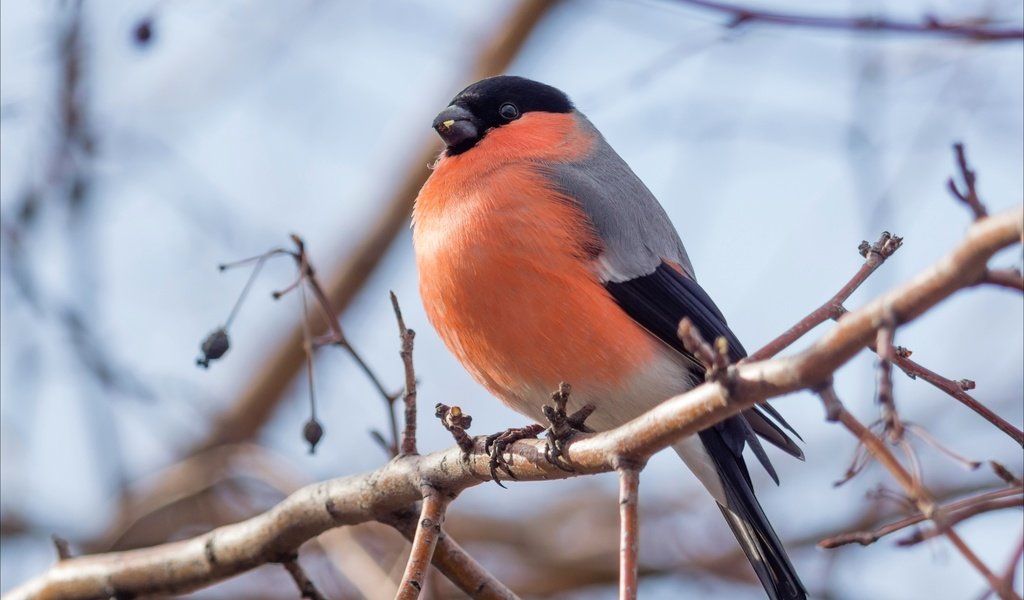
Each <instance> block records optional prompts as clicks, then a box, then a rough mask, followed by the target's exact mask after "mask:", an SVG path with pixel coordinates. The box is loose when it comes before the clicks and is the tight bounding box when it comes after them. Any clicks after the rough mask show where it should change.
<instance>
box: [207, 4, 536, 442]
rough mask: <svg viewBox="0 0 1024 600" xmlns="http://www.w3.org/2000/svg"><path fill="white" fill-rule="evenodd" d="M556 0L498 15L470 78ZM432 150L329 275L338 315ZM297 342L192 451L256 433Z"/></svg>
mask: <svg viewBox="0 0 1024 600" xmlns="http://www.w3.org/2000/svg"><path fill="white" fill-rule="evenodd" d="M555 4H556V0H527V1H525V2H521V3H519V4H517V5H516V8H515V9H514V11H513V12H512V14H511V15H509V16H508V17H507V18H506V19H503V20H502V23H503V25H502V29H501V31H498V32H496V33H494V34H492V35H488V36H487V37H486V39H487V40H488V42H487V44H486V45H485V46H484V48H483V49H482V50H481V51H480V52H479V53H478V55H477V60H476V62H475V64H474V65H473V67H472V68H471V70H470V73H471V74H470V78H472V79H479V78H480V77H483V76H486V75H495V74H497V73H500V72H501V71H503V70H505V68H506V67H507V66H508V65H509V63H511V61H512V59H513V58H514V57H515V56H516V54H518V52H519V49H520V48H521V47H522V46H523V44H524V43H525V42H526V39H527V38H528V37H529V35H530V32H532V31H533V28H534V27H535V26H536V24H537V23H539V22H540V21H541V19H542V18H543V17H544V15H545V14H547V12H548V10H550V9H551V7H552V6H554V5H555ZM437 152H438V146H437V142H436V141H435V140H434V139H431V140H430V142H429V143H427V144H426V146H425V147H424V148H423V149H422V150H421V151H419V152H417V153H416V154H415V155H414V159H413V160H412V161H411V164H410V166H409V168H408V170H407V173H408V174H407V175H406V177H405V179H404V180H402V181H401V183H400V184H399V185H398V187H397V188H396V189H395V191H394V194H393V195H392V197H391V199H390V200H388V201H386V202H385V203H384V209H383V210H382V211H381V212H380V214H379V215H378V216H377V220H376V221H375V222H374V223H372V224H371V225H370V226H369V227H368V228H367V231H368V234H367V235H366V237H364V238H363V239H362V240H361V241H360V242H359V243H358V244H357V245H356V247H355V248H354V249H353V250H352V251H351V253H350V254H349V255H348V256H347V257H346V258H345V259H344V261H343V262H342V263H341V264H340V265H339V266H338V268H337V269H336V270H335V271H334V272H333V273H332V274H331V275H330V276H329V277H328V280H327V284H326V285H325V290H324V291H325V293H326V297H327V299H328V300H329V303H330V306H332V307H333V308H334V310H335V311H337V312H338V313H339V314H340V313H341V312H344V311H345V309H346V308H348V306H349V304H350V303H351V302H352V299H353V298H355V296H356V294H357V293H358V292H359V290H361V289H362V287H363V285H364V284H365V283H366V281H367V280H368V279H369V277H370V275H371V274H372V273H373V271H374V270H375V269H376V267H377V265H378V264H379V263H380V261H381V259H382V258H383V257H384V254H385V253H386V252H387V250H388V248H389V247H390V246H391V242H392V241H393V240H394V239H395V237H396V236H397V235H398V233H399V232H400V231H402V229H403V228H405V227H406V226H407V224H408V221H409V214H410V212H411V210H412V200H413V199H414V198H415V197H416V193H417V191H418V190H419V189H420V187H422V186H423V182H424V181H426V178H427V175H428V174H429V171H428V170H427V168H426V165H427V164H429V163H430V162H432V161H433V160H434V158H435V156H436V155H437ZM302 345H303V335H302V327H301V326H300V325H299V324H296V325H295V326H294V327H293V328H292V330H291V332H290V333H289V334H288V336H287V337H286V338H285V339H284V340H283V341H282V342H281V343H280V344H279V345H278V346H277V348H276V349H275V350H274V352H273V354H272V355H271V356H270V357H268V358H267V360H266V362H265V363H264V364H263V365H262V366H260V367H259V368H256V369H254V371H253V372H254V373H255V375H254V377H253V378H252V379H251V380H250V382H249V385H248V387H247V388H246V389H245V390H244V391H243V392H242V394H241V395H240V396H239V398H238V399H237V400H236V401H235V402H234V404H233V405H232V406H231V407H230V408H229V409H228V410H227V411H226V412H225V413H224V414H222V415H221V416H220V417H219V418H218V419H217V421H216V423H215V424H214V426H213V428H212V429H211V430H210V432H209V433H208V434H207V436H206V439H204V440H203V441H201V442H200V443H199V444H198V445H197V446H196V448H195V449H194V450H193V452H197V451H201V450H203V449H208V448H211V447H213V446H216V445H219V444H224V443H232V442H239V441H244V440H247V439H249V438H251V437H252V436H253V435H255V434H256V433H257V432H258V431H259V430H260V428H262V427H263V424H264V423H265V422H266V421H267V419H268V418H269V417H270V415H271V414H272V413H273V410H274V407H275V406H276V405H277V402H278V401H279V400H280V398H281V396H282V394H283V393H284V391H285V389H287V387H288V385H289V384H290V383H291V381H292V379H294V377H295V375H296V374H297V373H298V372H299V370H300V369H301V368H302V364H303V359H304V355H303V353H302Z"/></svg>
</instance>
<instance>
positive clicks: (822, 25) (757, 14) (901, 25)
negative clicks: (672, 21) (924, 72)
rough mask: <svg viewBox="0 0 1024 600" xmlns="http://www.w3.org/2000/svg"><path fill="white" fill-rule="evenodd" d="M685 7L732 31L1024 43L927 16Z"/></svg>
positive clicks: (711, 4) (710, 2)
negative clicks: (718, 15) (724, 21)
mask: <svg viewBox="0 0 1024 600" xmlns="http://www.w3.org/2000/svg"><path fill="white" fill-rule="evenodd" d="M681 1H682V2H683V3H684V4H690V5H692V6H699V7H701V8H706V9H709V10H715V11H718V12H723V13H726V14H729V15H730V16H731V17H732V21H731V22H730V23H729V26H730V27H739V26H740V25H745V24H747V23H767V24H772V25H788V26H794V27H809V28H814V29H846V30H850V31H863V32H876V33H877V32H894V33H909V34H931V35H941V36H947V37H956V38H964V39H969V40H974V41H1001V40H1021V39H1024V31H1022V30H1020V29H1011V28H997V27H984V26H980V25H977V24H976V23H974V22H962V23H958V22H944V21H939V20H938V19H936V18H935V17H933V16H926V17H924V18H923V19H922V20H921V21H920V22H908V21H891V20H887V19H883V18H879V17H871V16H863V17H819V16H811V15H800V14H793V13H783V12H774V11H768V10H760V9H756V8H749V7H746V6H741V5H738V4H728V3H725V2H717V1H714V0H681Z"/></svg>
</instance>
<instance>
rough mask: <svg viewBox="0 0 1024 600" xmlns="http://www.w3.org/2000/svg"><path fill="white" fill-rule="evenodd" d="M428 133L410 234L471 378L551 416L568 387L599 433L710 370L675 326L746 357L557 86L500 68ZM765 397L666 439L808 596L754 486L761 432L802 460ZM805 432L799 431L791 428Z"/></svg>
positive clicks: (438, 321)
mask: <svg viewBox="0 0 1024 600" xmlns="http://www.w3.org/2000/svg"><path fill="white" fill-rule="evenodd" d="M433 127H434V129H435V130H436V131H437V133H438V134H439V135H440V136H441V138H442V139H443V140H444V143H445V148H444V150H443V151H442V153H441V155H440V157H439V158H438V159H437V162H436V163H435V164H434V165H433V172H432V173H431V174H430V177H429V178H428V180H427V181H426V183H425V184H424V185H423V188H422V189H421V190H420V193H419V196H418V197H417V198H416V204H415V208H414V211H413V243H414V246H415V252H416V262H417V266H418V269H419V287H420V293H421V295H422V298H423V302H424V305H425V307H426V311H427V316H428V318H429V319H430V322H431V323H432V324H433V326H434V327H435V328H436V329H437V331H438V333H439V334H440V335H441V338H442V339H443V340H444V342H445V344H446V345H447V346H448V348H449V349H450V350H451V352H452V353H454V354H455V356H456V357H457V358H458V359H459V361H461V362H462V364H463V365H464V366H465V367H466V369H468V370H469V372H470V373H471V374H472V375H473V377H474V378H475V379H476V380H477V381H479V382H480V383H481V384H483V385H484V386H485V387H486V388H487V389H488V390H489V391H490V392H491V393H493V394H494V395H495V396H497V397H498V398H500V399H501V400H502V401H503V402H504V403H505V404H507V405H508V406H509V407H510V408H512V409H513V410H516V411H518V412H519V413H522V414H523V415H526V416H527V417H529V418H531V419H534V420H536V421H537V422H543V419H544V415H543V412H542V407H543V405H544V404H545V403H546V402H547V401H548V399H549V395H550V393H551V392H552V391H553V390H556V389H558V387H559V383H560V382H563V381H564V382H568V383H570V384H571V385H572V390H573V391H572V396H571V400H570V403H571V405H572V404H575V405H576V407H577V408H578V407H580V406H584V405H588V404H589V405H591V406H593V407H594V408H595V410H594V412H593V414H592V415H591V416H590V418H589V420H588V421H587V424H588V425H590V426H591V427H593V428H594V429H596V430H598V431H601V430H605V429H610V428H613V427H615V426H617V425H620V424H622V423H625V422H627V421H629V420H630V419H633V418H635V417H637V416H639V415H641V414H643V413H644V412H645V411H647V410H648V409H650V408H651V407H653V406H654V405H656V404H658V403H659V402H661V401H663V400H665V399H667V398H669V397H671V396H674V395H677V394H680V393H682V392H685V391H686V390H688V389H690V388H692V387H693V386H695V385H697V384H699V383H701V382H702V381H703V380H704V370H705V369H704V367H703V366H702V364H701V363H700V362H698V361H697V360H696V359H695V358H694V357H693V356H692V355H691V354H690V353H688V352H687V351H686V349H685V348H684V347H683V344H682V343H681V342H680V340H679V338H678V336H677V328H678V326H679V322H680V320H681V319H682V318H683V317H689V318H690V320H691V321H692V322H693V323H694V325H696V327H697V328H698V330H699V331H700V332H701V333H702V334H703V336H704V338H706V339H709V340H710V339H716V338H718V337H724V338H725V340H726V341H727V342H728V350H729V354H730V355H731V358H732V359H733V360H739V359H740V358H742V357H744V356H745V355H746V352H745V350H744V349H743V346H742V345H741V344H740V342H739V340H738V339H736V336H735V335H734V334H733V332H732V331H730V329H729V327H728V326H727V325H726V322H725V318H724V317H723V316H722V313H721V311H719V309H718V308H717V307H716V306H715V303H714V302H712V300H711V298H710V297H709V296H708V294H707V293H706V292H705V291H704V290H703V289H702V288H701V287H700V286H699V285H698V284H697V280H696V278H695V276H694V271H693V266H692V265H691V264H690V260H689V258H688V257H687V255H686V250H685V249H684V248H683V243H682V241H680V239H679V235H678V234H677V233H676V231H675V228H674V227H673V226H672V223H671V222H670V221H669V218H668V215H666V214H665V210H664V209H663V208H662V207H661V205H660V204H659V203H658V201H657V200H656V199H655V197H654V196H653V195H652V194H651V192H650V190H648V189H647V187H646V186H645V185H644V184H643V182H641V181H640V179H639V178H638V177H637V176H636V174H634V173H633V171H632V170H630V168H629V166H627V165H626V163H625V161H623V160H622V158H621V157H620V156H619V155H618V154H616V152H615V151H614V150H613V149H612V148H611V146H609V145H608V143H607V142H606V141H605V139H604V137H602V135H601V133H600V132H599V131H598V130H597V129H596V128H595V127H594V125H593V124H592V123H591V122H590V121H589V120H588V119H587V117H585V116H584V115H583V114H582V113H580V112H579V111H578V110H576V108H575V107H574V106H573V103H572V102H571V101H570V100H569V98H568V97H567V96H566V95H565V94H564V93H563V92H561V91H560V90H558V89H556V88H554V87H551V86H548V85H545V84H542V83H538V82H536V81H531V80H529V79H525V78H522V77H513V76H498V77H492V78H488V79H484V80H482V81H478V82H477V83H474V84H472V85H470V86H469V87H467V88H466V89H464V90H462V91H461V92H459V94H458V95H457V96H455V98H454V99H453V100H452V101H451V103H450V104H449V105H448V107H447V108H445V109H444V110H443V111H441V113H440V114H439V115H437V118H436V119H434V123H433ZM786 430H788V431H789V432H791V433H793V435H796V433H795V432H794V431H793V430H792V428H790V427H789V425H788V424H787V423H786V422H785V421H784V420H783V419H782V417H781V416H780V415H779V414H778V413H777V412H776V411H775V410H774V409H772V408H771V407H770V406H768V405H766V404H764V405H759V406H758V407H755V408H753V409H750V410H747V411H745V412H743V413H741V414H739V415H737V416H734V417H732V418H730V419H727V420H726V421H723V422H722V423H719V424H718V425H715V426H713V427H711V428H708V429H706V430H704V431H701V432H700V433H698V434H696V435H692V436H689V437H686V438H683V439H681V440H679V442H677V443H676V444H675V445H674V446H673V448H674V449H675V451H676V452H677V453H678V454H679V456H680V457H682V459H683V461H684V462H685V463H686V464H687V466H688V467H689V468H690V469H691V470H692V471H693V472H694V473H695V474H696V476H697V478H698V479H699V480H700V481H701V483H702V484H703V485H704V486H705V487H706V488H707V490H708V491H709V492H710V493H711V495H712V496H713V497H714V499H715V500H716V501H717V502H718V505H719V507H720V508H721V510H722V514H723V515H725V519H726V521H728V524H729V526H730V527H731V528H732V531H733V533H734V534H735V535H736V538H737V540H738V541H739V543H740V545H741V546H742V547H743V551H744V552H745V553H746V555H747V558H748V559H749V560H750V563H751V565H752V566H753V568H754V571H755V573H756V574H757V577H758V578H759V579H760V580H761V583H762V584H763V585H764V588H765V590H766V591H767V594H768V597H769V598H772V599H776V598H781V599H792V598H806V595H807V593H806V591H805V589H804V586H803V584H802V583H801V582H800V579H799V577H798V576H797V574H796V571H795V570H794V568H793V565H792V564H791V563H790V561H789V558H788V557H787V556H786V551H785V549H784V548H783V547H782V544H781V543H780V542H779V539H778V537H777V536H776V534H775V532H774V531H773V529H772V526H771V524H770V523H769V522H768V519H767V518H766V517H765V514H764V511H763V510H762V509H761V506H760V504H759V503H758V501H757V499H756V498H755V497H754V491H753V488H752V485H751V480H750V474H749V473H748V471H747V467H746V463H745V462H744V459H743V450H744V447H746V446H749V447H750V448H751V450H752V451H753V454H754V456H755V457H756V458H757V459H758V461H759V462H760V463H761V464H762V465H763V466H764V468H765V469H766V470H767V471H768V473H769V474H770V475H771V476H772V478H773V479H774V480H775V481H776V483H778V477H777V476H776V474H775V471H774V469H773V468H772V465H771V463H770V462H769V460H768V457H767V456H766V454H765V452H764V449H763V448H762V446H761V442H760V440H759V437H760V438H763V439H764V440H765V441H767V442H770V443H772V444H773V445H775V446H778V447H779V448H781V449H783V450H784V451H786V452H787V453H789V454H792V455H794V456H796V457H799V458H802V457H803V455H802V452H801V451H800V448H799V447H798V446H797V445H796V443H795V442H794V441H793V440H792V438H791V437H790V436H789V435H788V434H787V433H786ZM797 437H799V436H797Z"/></svg>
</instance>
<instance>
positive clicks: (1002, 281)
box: [982, 269, 1024, 292]
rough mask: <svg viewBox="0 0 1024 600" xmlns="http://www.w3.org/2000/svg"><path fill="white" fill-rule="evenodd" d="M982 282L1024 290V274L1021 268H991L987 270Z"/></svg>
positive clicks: (1019, 290)
mask: <svg viewBox="0 0 1024 600" xmlns="http://www.w3.org/2000/svg"><path fill="white" fill-rule="evenodd" d="M982 283H989V284H992V285H998V286H1001V287H1005V288H1010V289H1011V290H1017V291H1018V292H1024V276H1022V275H1021V272H1020V270H1019V269H990V270H988V271H985V277H984V278H983V279H982Z"/></svg>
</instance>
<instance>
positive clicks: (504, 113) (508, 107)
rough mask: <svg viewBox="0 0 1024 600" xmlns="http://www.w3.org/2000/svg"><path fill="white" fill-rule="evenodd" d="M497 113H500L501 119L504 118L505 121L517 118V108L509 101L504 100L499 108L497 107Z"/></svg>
mask: <svg viewBox="0 0 1024 600" xmlns="http://www.w3.org/2000/svg"><path fill="white" fill-rule="evenodd" d="M498 114H499V115H501V118H502V119H505V120H506V121H512V120H514V119H518V118H519V108H517V107H516V105H515V104H512V103H511V102H506V103H504V104H502V105H501V108H499V109H498Z"/></svg>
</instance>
